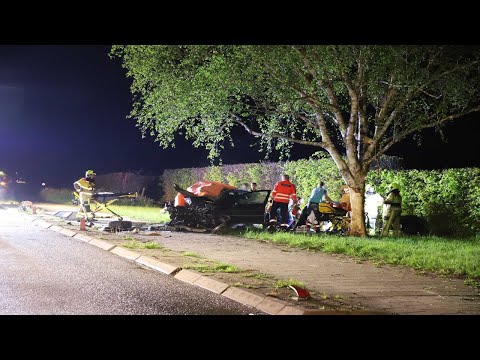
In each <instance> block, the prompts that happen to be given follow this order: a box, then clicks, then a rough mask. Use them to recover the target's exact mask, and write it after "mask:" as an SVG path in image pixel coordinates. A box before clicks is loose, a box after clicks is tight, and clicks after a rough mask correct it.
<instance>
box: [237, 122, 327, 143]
mask: <svg viewBox="0 0 480 360" xmlns="http://www.w3.org/2000/svg"><path fill="white" fill-rule="evenodd" d="M233 116H234V117H235V120H234V121H235V122H236V123H238V124H240V125H241V126H243V128H244V129H245V130H246V131H247V132H248V133H249V134H250V135H253V136H255V137H263V138H278V139H284V140H287V141H289V142H292V143H297V144H302V145H310V146H316V147H320V148H323V149H324V148H325V144H324V143H323V142H316V141H307V140H298V139H294V138H291V137H288V136H286V135H283V134H279V133H271V134H268V135H267V134H264V133H261V132H258V131H255V130H252V129H251V128H250V127H249V126H248V125H247V124H245V122H244V121H243V119H242V118H240V116H238V115H236V114H233Z"/></svg>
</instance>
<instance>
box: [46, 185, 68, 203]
mask: <svg viewBox="0 0 480 360" xmlns="http://www.w3.org/2000/svg"><path fill="white" fill-rule="evenodd" d="M72 193H73V189H72V190H70V189H53V188H46V189H42V191H41V192H40V198H41V199H42V200H43V201H46V202H50V203H55V204H71V203H72V199H73V194H72Z"/></svg>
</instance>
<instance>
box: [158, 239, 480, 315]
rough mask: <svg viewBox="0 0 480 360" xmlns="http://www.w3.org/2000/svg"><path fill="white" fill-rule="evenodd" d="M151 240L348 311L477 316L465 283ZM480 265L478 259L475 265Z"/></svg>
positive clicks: (477, 300) (290, 255)
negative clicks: (336, 302) (330, 299)
mask: <svg viewBox="0 0 480 360" xmlns="http://www.w3.org/2000/svg"><path fill="white" fill-rule="evenodd" d="M155 240H156V241H158V242H159V243H161V244H162V245H163V246H165V247H167V248H170V249H173V250H176V251H192V252H196V253H199V254H201V255H203V256H205V257H207V258H211V259H215V260H218V261H222V262H226V263H229V264H233V265H236V266H238V267H239V268H242V269H256V270H259V271H261V272H264V273H267V274H271V275H273V276H275V277H276V278H279V279H290V278H293V279H296V280H300V281H303V282H304V283H305V284H306V286H307V289H310V290H315V291H316V292H320V293H321V292H324V293H328V294H332V295H334V296H335V295H337V296H340V297H341V298H342V299H343V300H344V301H346V302H349V303H350V304H352V305H360V306H362V307H364V308H366V309H368V310H371V311H382V312H386V313H394V314H480V292H479V291H478V289H473V288H471V287H469V286H466V285H465V284H464V283H463V280H460V279H448V278H442V277H437V276H432V275H416V274H415V273H414V271H413V270H411V269H407V268H404V267H399V266H381V267H376V266H375V265H373V264H372V263H369V262H365V263H358V262H357V260H355V259H352V258H348V257H346V256H342V255H333V254H324V253H314V252H310V251H306V250H298V249H293V248H289V247H286V246H279V245H273V244H270V243H264V242H259V241H256V240H248V239H242V238H237V237H232V236H217V235H209V234H190V233H188V234H187V233H178V232H171V233H165V232H164V233H163V236H156V237H155ZM479 261H480V259H479Z"/></svg>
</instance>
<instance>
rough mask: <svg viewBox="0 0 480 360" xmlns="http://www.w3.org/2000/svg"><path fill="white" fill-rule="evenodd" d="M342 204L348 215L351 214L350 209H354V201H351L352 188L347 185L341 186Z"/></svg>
mask: <svg viewBox="0 0 480 360" xmlns="http://www.w3.org/2000/svg"><path fill="white" fill-rule="evenodd" d="M340 192H341V195H340V200H339V202H340V204H341V205H342V207H343V208H344V209H345V210H346V211H347V216H350V211H352V203H351V202H350V188H349V187H348V186H347V185H343V186H341V187H340Z"/></svg>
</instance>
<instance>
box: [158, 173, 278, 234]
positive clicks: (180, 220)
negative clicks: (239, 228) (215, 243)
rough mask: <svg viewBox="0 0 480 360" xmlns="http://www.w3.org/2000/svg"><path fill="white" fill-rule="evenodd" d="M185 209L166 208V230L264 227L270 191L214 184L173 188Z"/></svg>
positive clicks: (168, 205)
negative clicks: (254, 225)
mask: <svg viewBox="0 0 480 360" xmlns="http://www.w3.org/2000/svg"><path fill="white" fill-rule="evenodd" d="M174 189H175V190H176V191H177V192H178V193H180V194H181V195H183V196H184V198H185V200H186V204H185V206H174V205H173V203H167V204H166V210H167V211H168V212H169V214H170V219H171V221H170V223H169V224H168V225H169V226H173V227H177V228H182V227H183V228H186V229H187V230H203V231H212V232H217V231H219V230H220V229H224V228H227V227H230V226H233V225H235V224H245V225H248V224H250V225H251V224H262V225H263V224H264V214H265V205H266V204H267V201H268V198H269V195H270V190H258V191H252V192H250V191H246V190H240V189H238V188H236V187H234V186H231V185H228V184H223V183H220V182H215V181H200V182H198V183H195V184H193V185H192V186H190V187H188V188H187V189H182V188H181V187H180V186H178V185H177V184H174Z"/></svg>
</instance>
